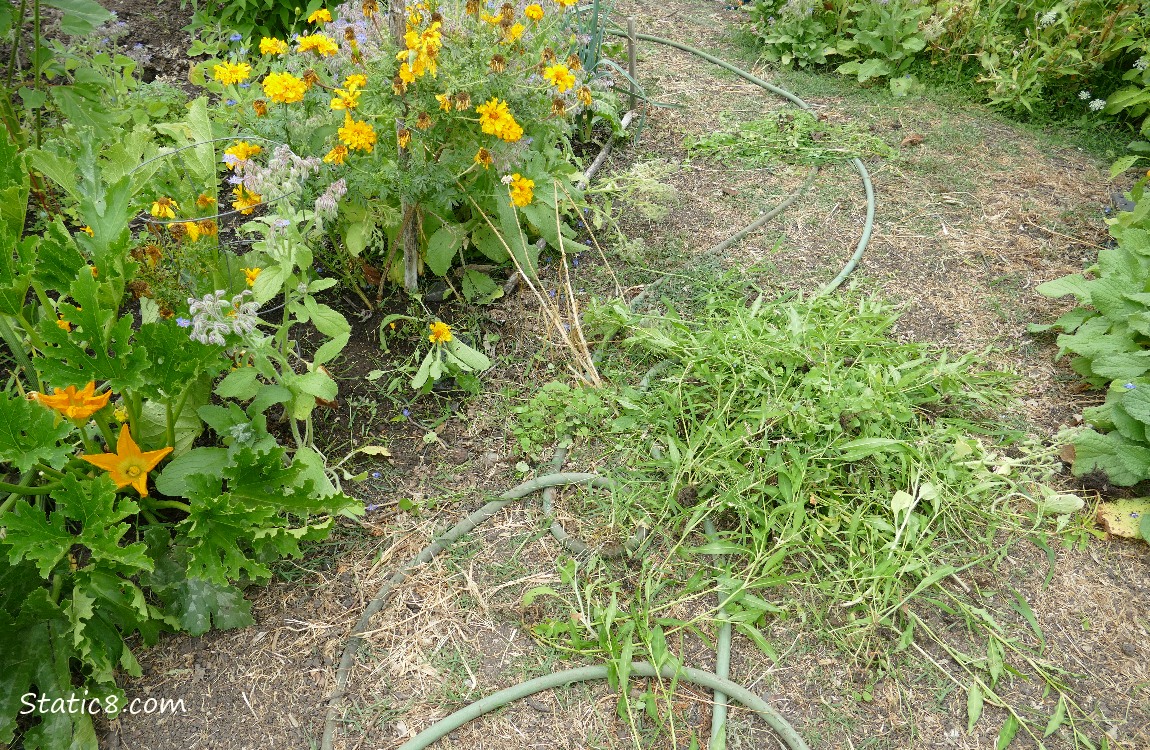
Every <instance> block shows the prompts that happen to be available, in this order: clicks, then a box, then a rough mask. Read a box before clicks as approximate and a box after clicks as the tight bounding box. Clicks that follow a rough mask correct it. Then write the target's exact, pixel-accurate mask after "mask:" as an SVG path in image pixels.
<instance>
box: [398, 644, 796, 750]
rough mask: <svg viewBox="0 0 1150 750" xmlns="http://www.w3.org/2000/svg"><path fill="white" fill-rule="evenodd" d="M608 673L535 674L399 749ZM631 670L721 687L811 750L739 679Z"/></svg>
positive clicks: (636, 665) (685, 670)
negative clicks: (521, 701)
mask: <svg viewBox="0 0 1150 750" xmlns="http://www.w3.org/2000/svg"><path fill="white" fill-rule="evenodd" d="M609 674H610V667H608V666H607V665H605V664H604V665H601V666H594V667H578V668H576V669H568V670H565V671H563V672H554V673H552V674H548V675H544V676H542V677H536V678H535V679H533V680H528V681H527V682H521V683H519V684H518V685H513V686H512V687H509V688H507V689H505V690H500V691H499V692H498V693H494V694H493V695H489V696H487V697H486V698H482V699H480V700H478V701H476V702H475V703H472V704H471V705H469V706H466V707H464V708H461V709H459V710H458V711H456V712H455V713H453V714H451V715H450V716H448V717H447V718H445V719H440V720H439V721H437V722H436V723H435V724H432V725H431V726H430V727H428V728H427V729H425V730H423V731H422V732H420V733H419V734H417V735H415V736H414V737H412V738H411V739H410V740H408V741H407V742H405V743H403V744H402V745H400V746H399V750H423V748H426V747H428V746H430V745H431V744H432V743H433V742H435V741H436V740H438V739H440V738H441V737H444V736H446V735H447V734H450V733H451V732H453V731H455V730H456V729H458V728H459V727H461V726H463V725H464V724H466V723H467V722H469V721H471V720H472V719H475V718H478V717H480V716H483V715H484V714H486V713H489V712H491V711H494V710H495V709H497V708H500V707H502V706H506V705H507V704H508V703H511V702H512V701H516V700H519V699H520V698H526V697H528V696H531V695H534V694H535V693H538V692H541V691H543V690H550V689H552V688H557V687H563V686H564V685H571V684H572V683H576V682H587V681H588V680H605V679H607V678H608V676H609ZM631 674H632V675H633V676H636V677H661V678H663V679H666V680H682V681H685V682H690V683H693V684H695V685H700V686H702V687H705V688H710V689H711V690H720V691H722V692H724V693H726V694H727V695H729V696H730V697H731V698H734V699H735V700H736V701H738V702H739V703H741V704H743V705H744V706H746V707H747V708H749V709H751V710H752V711H754V712H755V713H757V714H759V716H762V717H763V720H764V721H766V722H767V724H768V725H769V726H770V727H771V729H774V730H775V732H777V733H778V735H779V737H780V738H781V739H782V740H783V741H784V742H786V743H787V747H789V748H790V749H791V750H810V746H809V745H807V743H806V742H805V741H804V740H803V738H802V737H800V736H799V734H798V732H796V731H795V730H794V727H792V726H791V725H790V724H789V723H787V721H786V719H784V718H783V717H782V716H780V715H779V714H778V712H777V711H775V710H774V709H773V708H771V706H770V704H769V703H767V702H766V701H765V700H763V699H762V698H760V697H759V696H757V695H755V694H754V693H752V692H751V691H750V690H747V689H746V688H745V687H743V686H742V685H740V684H739V683H737V682H731V681H730V680H725V679H723V678H721V677H719V676H718V675H716V674H713V673H711V672H707V671H705V670H702V669H694V668H692V667H675V666H671V665H667V666H664V667H663V668H662V669H655V666H654V665H653V664H650V663H648V662H645V661H634V662H631Z"/></svg>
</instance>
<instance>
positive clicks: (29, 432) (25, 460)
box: [0, 392, 74, 472]
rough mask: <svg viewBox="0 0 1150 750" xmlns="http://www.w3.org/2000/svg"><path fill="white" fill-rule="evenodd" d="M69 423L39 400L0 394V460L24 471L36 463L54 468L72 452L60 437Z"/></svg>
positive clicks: (69, 430)
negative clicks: (62, 442) (34, 400)
mask: <svg viewBox="0 0 1150 750" xmlns="http://www.w3.org/2000/svg"><path fill="white" fill-rule="evenodd" d="M72 429H73V428H72V424H71V423H70V422H68V421H67V420H64V419H61V418H60V417H59V415H58V414H56V412H54V411H52V410H51V409H48V408H46V407H45V406H43V405H42V404H39V403H35V402H32V401H29V400H28V399H25V398H20V397H19V396H17V395H15V394H11V393H7V392H5V393H2V394H0V462H4V463H8V464H10V465H12V466H13V467H15V468H16V469H17V470H18V471H21V472H25V471H28V470H29V469H31V468H32V467H33V466H35V465H36V464H37V463H44V464H47V465H48V466H51V467H52V468H54V469H58V468H60V467H61V466H63V465H64V464H65V463H66V462H67V460H68V458H69V457H70V456H71V455H72V453H73V452H74V449H73V447H72V446H70V445H63V444H61V441H62V440H63V439H64V438H65V437H67V436H68V434H69V433H70V432H71V431H72Z"/></svg>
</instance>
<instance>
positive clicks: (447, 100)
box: [435, 94, 451, 112]
mask: <svg viewBox="0 0 1150 750" xmlns="http://www.w3.org/2000/svg"><path fill="white" fill-rule="evenodd" d="M435 101H437V102H439V108H440V109H442V110H443V111H444V112H450V111H451V97H450V96H448V95H447V94H436V95H435Z"/></svg>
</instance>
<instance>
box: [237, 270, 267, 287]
mask: <svg viewBox="0 0 1150 750" xmlns="http://www.w3.org/2000/svg"><path fill="white" fill-rule="evenodd" d="M242 270H243V272H244V281H246V282H247V284H248V286H255V285H256V279H258V278H259V277H260V272H261V271H263V270H264V269H262V268H244V269H242Z"/></svg>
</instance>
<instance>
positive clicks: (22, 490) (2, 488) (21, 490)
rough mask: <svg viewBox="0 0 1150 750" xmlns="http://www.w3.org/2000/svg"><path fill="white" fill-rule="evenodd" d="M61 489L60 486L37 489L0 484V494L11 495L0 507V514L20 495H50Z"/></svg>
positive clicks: (48, 485) (49, 485) (5, 483)
mask: <svg viewBox="0 0 1150 750" xmlns="http://www.w3.org/2000/svg"><path fill="white" fill-rule="evenodd" d="M61 487H63V485H62V484H44V485H40V486H39V487H30V486H28V485H25V484H8V483H7V482H0V492H10V493H12V496H11V497H9V498H8V499H7V500H5V501H4V504H3V505H0V513H3V512H4V511H6V510H8V508H9V506H11V505H12V503H13V502H14V501H15V500H16V498H17V497H20V496H21V495H50V494H51V493H53V492H55V491H56V490H58V489H60V488H61Z"/></svg>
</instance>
